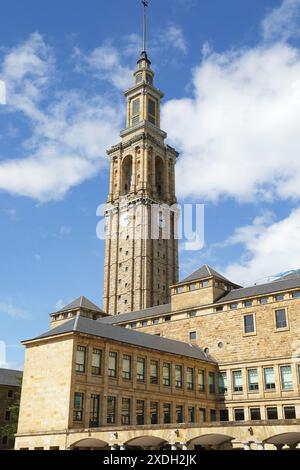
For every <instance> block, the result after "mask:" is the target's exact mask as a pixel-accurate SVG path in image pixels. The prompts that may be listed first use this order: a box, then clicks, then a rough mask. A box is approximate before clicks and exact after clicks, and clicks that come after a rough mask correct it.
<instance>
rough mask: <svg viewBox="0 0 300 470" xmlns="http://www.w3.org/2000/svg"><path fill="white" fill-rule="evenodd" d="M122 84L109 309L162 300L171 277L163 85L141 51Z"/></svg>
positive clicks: (170, 159)
mask: <svg viewBox="0 0 300 470" xmlns="http://www.w3.org/2000/svg"><path fill="white" fill-rule="evenodd" d="M137 64H138V65H137V69H136V70H135V72H134V83H133V86H132V87H131V88H130V89H129V90H128V91H126V92H125V97H126V100H127V113H126V115H127V117H126V128H125V130H123V131H122V132H121V142H120V143H119V144H117V145H115V146H113V147H112V148H111V149H110V150H108V152H107V153H108V156H109V158H110V189H109V196H108V201H107V202H108V204H107V210H106V255H105V271H104V276H105V277H104V299H103V308H104V310H105V311H106V312H107V313H109V314H111V315H118V314H122V313H126V312H130V311H135V310H141V309H145V308H148V307H153V306H155V305H161V304H165V303H168V302H169V300H170V291H169V286H170V285H172V284H174V283H176V282H177V281H178V242H177V239H176V236H175V233H176V210H174V205H175V206H176V196H175V164H176V159H177V157H178V154H177V152H176V151H175V150H174V149H173V148H171V147H170V146H169V145H166V143H165V139H166V137H167V134H166V133H165V132H163V131H162V130H161V129H160V102H161V99H162V98H163V93H162V92H161V91H160V90H159V89H158V88H156V87H155V85H154V72H153V71H152V70H151V62H150V60H149V59H148V55H147V53H146V52H145V51H143V52H142V53H141V56H140V59H139V60H138V63H137Z"/></svg>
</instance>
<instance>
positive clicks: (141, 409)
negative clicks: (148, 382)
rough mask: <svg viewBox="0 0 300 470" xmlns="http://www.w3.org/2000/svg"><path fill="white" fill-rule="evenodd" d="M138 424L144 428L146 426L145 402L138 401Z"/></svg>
mask: <svg viewBox="0 0 300 470" xmlns="http://www.w3.org/2000/svg"><path fill="white" fill-rule="evenodd" d="M136 424H137V425H138V426H142V425H143V424H145V402H144V400H137V401H136Z"/></svg>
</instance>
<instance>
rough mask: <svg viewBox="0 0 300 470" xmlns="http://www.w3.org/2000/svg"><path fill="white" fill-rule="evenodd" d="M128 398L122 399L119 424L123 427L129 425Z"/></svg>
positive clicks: (129, 407)
mask: <svg viewBox="0 0 300 470" xmlns="http://www.w3.org/2000/svg"><path fill="white" fill-rule="evenodd" d="M130 409H131V406H130V398H122V409H121V423H122V425H123V426H128V425H130Z"/></svg>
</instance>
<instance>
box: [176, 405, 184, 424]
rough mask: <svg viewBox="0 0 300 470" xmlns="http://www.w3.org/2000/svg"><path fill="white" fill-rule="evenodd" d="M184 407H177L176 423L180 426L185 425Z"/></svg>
mask: <svg viewBox="0 0 300 470" xmlns="http://www.w3.org/2000/svg"><path fill="white" fill-rule="evenodd" d="M183 421H184V419H183V406H181V405H176V423H177V424H180V423H183Z"/></svg>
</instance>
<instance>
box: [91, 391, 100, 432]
mask: <svg viewBox="0 0 300 470" xmlns="http://www.w3.org/2000/svg"><path fill="white" fill-rule="evenodd" d="M99 425H100V395H94V394H92V395H91V402H90V428H98V427H99Z"/></svg>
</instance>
